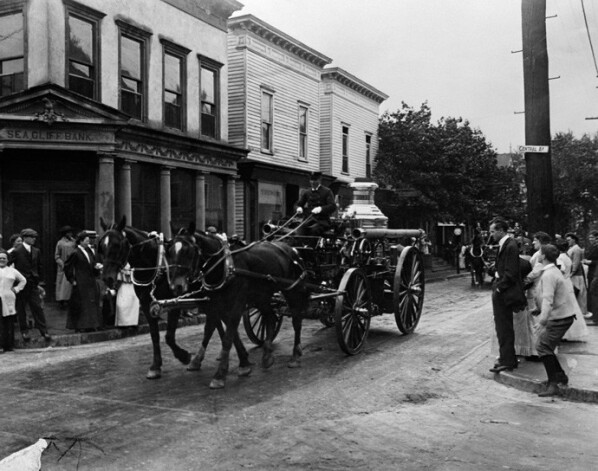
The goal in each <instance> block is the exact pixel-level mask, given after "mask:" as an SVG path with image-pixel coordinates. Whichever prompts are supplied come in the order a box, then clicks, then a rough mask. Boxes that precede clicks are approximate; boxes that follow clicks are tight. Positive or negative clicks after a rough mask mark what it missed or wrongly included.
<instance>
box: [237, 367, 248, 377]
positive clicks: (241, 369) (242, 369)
mask: <svg viewBox="0 0 598 471" xmlns="http://www.w3.org/2000/svg"><path fill="white" fill-rule="evenodd" d="M250 374H251V366H239V372H238V373H237V376H249V375H250Z"/></svg>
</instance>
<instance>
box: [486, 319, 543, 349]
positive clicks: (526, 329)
mask: <svg viewBox="0 0 598 471" xmlns="http://www.w3.org/2000/svg"><path fill="white" fill-rule="evenodd" d="M534 323H535V318H534V316H532V315H531V314H530V313H529V310H528V309H524V310H523V311H518V312H514V313H513V330H514V331H515V355H517V356H522V357H529V356H535V355H538V352H537V351H536V336H535V335H534ZM491 332H492V334H491V340H490V352H491V353H492V355H495V356H498V339H497V338H496V332H495V331H494V323H492V330H491Z"/></svg>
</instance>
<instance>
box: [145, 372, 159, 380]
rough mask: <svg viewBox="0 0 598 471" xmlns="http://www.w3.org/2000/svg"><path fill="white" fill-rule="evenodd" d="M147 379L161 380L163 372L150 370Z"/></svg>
mask: <svg viewBox="0 0 598 471" xmlns="http://www.w3.org/2000/svg"><path fill="white" fill-rule="evenodd" d="M145 377H146V378H147V379H159V378H161V377H162V370H149V371H148V372H147V374H146V375H145Z"/></svg>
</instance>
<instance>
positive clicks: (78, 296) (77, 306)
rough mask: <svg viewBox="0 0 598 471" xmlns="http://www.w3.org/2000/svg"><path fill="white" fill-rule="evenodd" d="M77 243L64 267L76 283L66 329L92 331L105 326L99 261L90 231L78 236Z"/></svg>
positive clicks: (70, 280) (72, 281) (74, 283)
mask: <svg viewBox="0 0 598 471" xmlns="http://www.w3.org/2000/svg"><path fill="white" fill-rule="evenodd" d="M76 243H77V248H76V250H75V251H74V252H73V253H72V254H71V255H70V256H69V258H68V259H67V261H66V263H65V266H64V272H65V275H66V277H67V279H68V280H69V282H70V283H71V284H72V285H73V292H72V295H71V299H70V301H69V313H68V316H67V320H66V328H67V329H75V331H77V332H82V331H83V332H91V331H93V330H96V329H100V328H101V327H102V317H101V310H100V290H99V288H98V284H97V283H96V275H97V274H98V264H97V263H96V260H95V256H94V254H93V252H92V251H91V249H90V248H89V234H88V233H87V232H86V231H82V232H80V233H79V234H78V235H77V239H76Z"/></svg>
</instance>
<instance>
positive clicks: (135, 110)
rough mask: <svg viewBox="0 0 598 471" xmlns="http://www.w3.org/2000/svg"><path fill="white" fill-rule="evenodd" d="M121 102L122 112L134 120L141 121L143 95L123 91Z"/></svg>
mask: <svg viewBox="0 0 598 471" xmlns="http://www.w3.org/2000/svg"><path fill="white" fill-rule="evenodd" d="M120 101H121V108H122V111H124V112H125V113H127V114H128V115H130V116H132V117H133V118H138V119H141V95H139V94H137V93H130V92H128V91H126V90H122V91H121V95H120Z"/></svg>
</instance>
